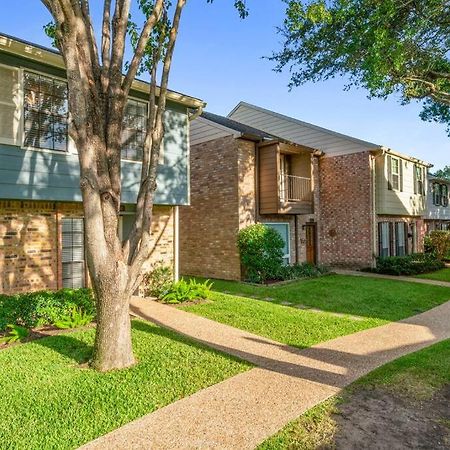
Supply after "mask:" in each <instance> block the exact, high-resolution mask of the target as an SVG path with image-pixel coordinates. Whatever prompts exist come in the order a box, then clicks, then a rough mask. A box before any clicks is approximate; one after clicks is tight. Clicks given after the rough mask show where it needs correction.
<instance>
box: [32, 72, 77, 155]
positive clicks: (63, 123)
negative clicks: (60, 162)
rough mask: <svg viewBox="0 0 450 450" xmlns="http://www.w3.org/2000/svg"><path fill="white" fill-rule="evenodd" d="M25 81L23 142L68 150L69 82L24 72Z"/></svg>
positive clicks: (50, 148) (44, 147)
mask: <svg viewBox="0 0 450 450" xmlns="http://www.w3.org/2000/svg"><path fill="white" fill-rule="evenodd" d="M23 84H24V102H23V108H24V121H23V125H24V128H23V131H24V140H23V145H24V146H25V147H33V148H42V149H48V150H59V151H67V145H68V117H69V110H68V105H67V83H65V82H64V81H61V80H58V79H55V78H52V77H49V76H44V75H40V74H37V73H33V72H24V77H23Z"/></svg>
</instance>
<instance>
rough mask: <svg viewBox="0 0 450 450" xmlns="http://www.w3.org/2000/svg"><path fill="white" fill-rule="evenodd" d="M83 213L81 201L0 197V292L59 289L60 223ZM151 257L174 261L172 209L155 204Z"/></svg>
mask: <svg viewBox="0 0 450 450" xmlns="http://www.w3.org/2000/svg"><path fill="white" fill-rule="evenodd" d="M64 217H83V209H82V205H81V204H80V203H56V202H34V201H30V202H26V201H24V202H21V201H8V200H2V201H0V293H7V294H11V293H17V292H28V291H36V290H42V289H51V290H53V289H58V288H60V287H61V286H62V277H61V258H60V251H61V250H60V249H61V242H60V239H61V233H60V223H61V219H62V218H64ZM152 229H153V231H154V236H155V249H154V252H153V254H152V257H151V261H150V262H152V261H160V260H164V262H165V263H166V264H173V230H174V227H173V213H172V208H171V207H160V206H157V207H155V220H154V224H153V227H152Z"/></svg>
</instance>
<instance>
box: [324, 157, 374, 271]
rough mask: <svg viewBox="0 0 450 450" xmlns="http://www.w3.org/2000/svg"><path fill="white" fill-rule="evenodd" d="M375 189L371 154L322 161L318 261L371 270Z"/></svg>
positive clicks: (329, 158) (330, 158)
mask: <svg viewBox="0 0 450 450" xmlns="http://www.w3.org/2000/svg"><path fill="white" fill-rule="evenodd" d="M373 221H374V220H373V188H372V172H371V166H370V153H369V152H361V153H353V154H348V155H343V156H335V157H322V158H321V160H320V213H319V231H318V239H319V243H320V255H319V261H320V262H321V263H322V264H325V265H329V266H341V267H350V268H360V267H369V266H370V265H371V264H372V262H373V253H374V249H373V232H374V231H373Z"/></svg>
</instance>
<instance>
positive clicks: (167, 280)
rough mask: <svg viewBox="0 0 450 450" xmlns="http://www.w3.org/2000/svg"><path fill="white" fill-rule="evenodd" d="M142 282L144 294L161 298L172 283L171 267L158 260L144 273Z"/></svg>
mask: <svg viewBox="0 0 450 450" xmlns="http://www.w3.org/2000/svg"><path fill="white" fill-rule="evenodd" d="M142 282H143V288H144V295H145V296H147V297H156V298H161V297H162V296H163V295H164V294H165V293H166V292H167V291H168V290H169V289H170V287H171V285H172V283H173V272H172V268H171V267H169V266H165V265H163V263H162V262H160V263H158V264H156V265H155V268H154V269H153V270H152V271H151V272H148V273H146V274H145V275H144V278H143V280H142Z"/></svg>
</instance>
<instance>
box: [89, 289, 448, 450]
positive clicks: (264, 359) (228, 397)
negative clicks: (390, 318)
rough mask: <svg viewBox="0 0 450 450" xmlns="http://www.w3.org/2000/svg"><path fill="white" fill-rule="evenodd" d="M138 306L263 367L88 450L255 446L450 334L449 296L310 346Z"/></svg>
mask: <svg viewBox="0 0 450 450" xmlns="http://www.w3.org/2000/svg"><path fill="white" fill-rule="evenodd" d="M131 310H132V312H133V313H134V314H135V315H137V316H139V317H141V318H143V319H146V320H150V321H152V322H154V323H157V324H159V325H161V326H164V327H168V328H171V329H173V330H176V331H177V332H179V333H182V334H185V335H188V336H191V337H192V338H194V339H195V340H197V341H200V342H203V343H205V344H206V345H208V346H210V347H214V348H216V349H219V350H222V351H224V352H226V353H229V354H232V355H236V356H238V357H240V358H242V359H245V360H247V361H250V362H252V363H253V364H255V365H256V366H257V367H256V368H254V369H251V370H249V371H247V372H245V373H242V374H239V375H237V376H234V377H232V378H230V379H228V380H225V381H223V382H221V383H218V384H216V385H214V386H211V387H209V388H206V389H204V390H202V391H199V392H197V393H195V394H193V395H191V396H189V397H187V398H184V399H182V400H179V401H177V402H175V403H172V404H171V405H168V406H166V407H164V408H161V409H160V410H157V411H155V412H154V413H152V414H149V415H147V416H144V417H142V418H140V419H138V420H136V421H134V422H131V423H129V424H127V425H125V426H123V427H121V428H119V429H117V430H115V431H113V432H112V433H110V434H108V435H106V436H103V437H101V438H99V439H97V440H95V441H93V442H91V443H89V444H87V445H85V446H84V447H83V449H85V450H87V449H89V450H93V449H175V448H176V449H206V448H208V449H210V448H215V449H253V448H255V446H257V445H258V444H259V443H261V442H262V441H264V440H265V439H266V438H268V437H269V436H271V435H272V434H274V433H276V432H277V431H278V430H279V429H281V428H282V427H283V426H284V425H285V424H287V423H288V422H290V421H291V420H294V419H296V418H297V417H299V416H300V415H301V414H303V413H304V412H305V411H306V410H308V409H310V408H311V407H313V406H315V405H317V404H318V403H320V402H322V401H324V400H326V399H327V398H328V397H330V396H332V395H335V394H337V393H338V392H339V391H340V390H341V389H342V388H344V387H345V386H347V385H348V384H350V383H351V382H353V381H354V380H356V379H357V378H360V377H361V376H362V375H365V374H366V373H368V372H370V371H372V370H373V369H375V368H376V367H379V366H381V365H383V364H385V363H387V362H389V361H392V360H394V359H396V358H398V357H400V356H402V355H405V354H407V353H411V352H414V351H416V350H419V349H422V348H424V347H427V346H429V345H431V344H433V343H436V342H438V341H441V340H443V339H447V338H450V302H447V303H445V304H443V305H441V306H439V307H437V308H434V309H433V310H430V311H427V312H425V313H423V314H420V315H418V316H414V317H411V318H409V319H406V320H403V321H401V322H396V323H391V324H388V325H384V326H381V327H377V328H372V329H369V330H365V331H361V332H359V333H355V334H351V335H348V336H344V337H341V338H337V339H334V340H331V341H328V342H324V343H321V344H318V345H315V346H313V347H311V348H308V349H305V350H298V349H296V348H292V347H289V346H287V345H284V344H280V343H278V342H274V341H271V340H269V339H266V338H263V337H260V336H256V335H253V334H251V333H247V332H245V331H241V330H238V329H235V328H232V327H229V326H227V325H222V324H220V323H217V322H214V321H211V320H208V319H205V318H202V317H199V316H195V315H193V314H190V313H187V312H184V311H180V310H177V309H175V308H173V307H169V306H165V305H162V304H159V303H156V302H153V301H149V300H145V299H140V298H134V299H133V301H132V305H131Z"/></svg>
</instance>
